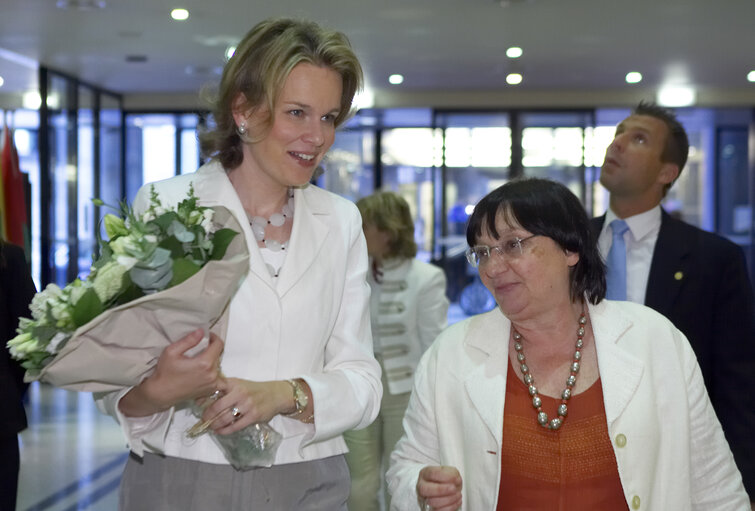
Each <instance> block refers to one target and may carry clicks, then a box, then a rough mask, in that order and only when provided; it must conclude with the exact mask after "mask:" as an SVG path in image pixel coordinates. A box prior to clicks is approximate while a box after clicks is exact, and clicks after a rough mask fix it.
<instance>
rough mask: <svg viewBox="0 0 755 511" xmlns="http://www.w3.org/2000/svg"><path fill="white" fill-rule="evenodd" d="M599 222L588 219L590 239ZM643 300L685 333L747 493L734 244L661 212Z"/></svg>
mask: <svg viewBox="0 0 755 511" xmlns="http://www.w3.org/2000/svg"><path fill="white" fill-rule="evenodd" d="M604 221H605V216H603V217H600V218H594V219H592V227H593V231H594V233H595V237H596V239H597V236H598V234H599V233H600V230H601V228H602V226H603V222H604ZM645 305H647V306H648V307H651V308H653V309H655V310H657V311H658V312H660V313H662V314H663V315H665V316H666V317H667V318H668V319H670V320H671V322H672V323H674V325H675V326H676V327H677V328H678V329H679V330H681V331H682V332H683V333H684V334H685V335H686V336H687V339H689V342H690V344H691V345H692V349H693V350H694V351H695V353H696V354H697V359H698V362H699V364H700V368H701V370H702V373H703V379H704V380H705V385H706V387H707V388H708V394H709V395H710V399H711V401H712V403H713V407H714V408H715V410H716V415H718V419H719V420H720V421H721V426H722V427H723V430H724V433H725V435H726V438H727V440H728V441H729V445H730V446H731V450H732V452H733V453H734V459H735V460H736V462H737V466H738V467H739V470H740V472H742V477H743V479H744V484H745V488H746V489H747V492H748V493H749V495H750V499H751V500H755V306H754V305H753V291H752V285H751V283H750V279H749V277H748V274H747V265H746V263H745V258H744V253H743V252H742V249H741V248H740V247H739V246H738V245H736V244H735V243H732V242H731V241H729V240H727V239H725V238H722V237H721V236H718V235H716V234H712V233H709V232H707V231H703V230H701V229H698V228H697V227H694V226H692V225H689V224H687V223H684V222H682V221H680V220H676V219H674V218H672V217H671V216H670V215H669V214H668V213H666V212H665V211H663V212H662V216H661V228H660V231H659V233H658V241H657V242H656V245H655V250H654V252H653V259H652V262H651V265H650V274H649V276H648V285H647V292H646V294H645ZM662 391H663V389H659V392H662Z"/></svg>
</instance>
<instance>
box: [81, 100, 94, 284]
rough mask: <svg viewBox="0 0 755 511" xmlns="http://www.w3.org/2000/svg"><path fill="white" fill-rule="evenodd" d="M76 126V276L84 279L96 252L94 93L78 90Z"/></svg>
mask: <svg viewBox="0 0 755 511" xmlns="http://www.w3.org/2000/svg"><path fill="white" fill-rule="evenodd" d="M78 93H79V98H78V107H79V108H78V110H77V117H78V118H77V126H78V136H77V140H78V147H77V161H78V168H77V173H76V177H77V199H78V200H77V233H78V258H79V259H78V272H79V277H80V278H84V277H86V275H88V274H89V270H90V267H91V265H92V255H93V253H94V251H95V247H96V241H95V235H94V232H95V227H96V225H95V217H94V204H93V203H92V199H93V198H95V196H96V193H95V188H94V173H95V154H94V145H95V126H94V107H95V95H94V92H93V91H92V90H91V89H89V88H86V87H79V91H78Z"/></svg>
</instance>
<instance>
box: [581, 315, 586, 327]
mask: <svg viewBox="0 0 755 511" xmlns="http://www.w3.org/2000/svg"><path fill="white" fill-rule="evenodd" d="M585 323H587V318H586V317H585V315H584V314H582V315H581V316H580V317H579V324H580V325H584V324H585Z"/></svg>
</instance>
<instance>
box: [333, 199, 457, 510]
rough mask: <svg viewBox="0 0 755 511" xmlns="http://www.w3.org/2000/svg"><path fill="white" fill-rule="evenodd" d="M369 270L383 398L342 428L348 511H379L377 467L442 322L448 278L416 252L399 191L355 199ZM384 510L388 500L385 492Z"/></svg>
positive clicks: (382, 466) (382, 464) (383, 465)
mask: <svg viewBox="0 0 755 511" xmlns="http://www.w3.org/2000/svg"><path fill="white" fill-rule="evenodd" d="M357 207H358V208H359V211H360V213H361V214H362V228H363V230H364V235H365V238H366V239H367V253H368V255H369V257H370V263H371V269H372V271H371V272H369V273H368V281H369V284H370V288H371V289H372V295H371V298H370V314H371V323H372V335H373V344H374V349H375V357H376V358H377V359H378V362H380V365H381V367H382V369H383V389H384V392H383V400H382V403H381V406H380V414H379V415H378V418H377V420H375V422H373V423H372V425H370V426H369V427H367V428H366V429H363V430H360V431H349V432H347V433H345V435H344V436H345V438H346V443H347V445H348V447H349V453H348V454H347V455H346V461H347V463H348V465H349V469H350V471H351V496H350V497H349V509H350V510H352V511H373V510H374V511H377V510H378V509H379V501H378V492H379V489H380V483H381V479H382V474H383V473H384V472H385V470H386V469H387V468H388V467H387V464H388V459H389V457H390V453H391V451H392V450H393V447H394V446H395V445H396V442H397V441H398V439H399V438H401V435H402V434H403V432H404V430H403V428H402V425H401V423H402V421H403V418H404V412H405V411H406V407H407V405H408V404H409V396H410V393H411V389H412V382H413V380H414V370H415V368H416V367H417V363H419V359H420V357H421V355H422V353H424V351H425V349H427V347H428V346H430V344H431V343H432V342H433V340H434V339H435V337H436V336H437V335H438V334H439V333H440V331H441V330H442V329H443V328H445V326H446V324H447V314H448V299H447V298H446V277H445V275H444V273H443V271H442V270H441V269H440V268H438V267H436V266H433V265H431V264H427V263H424V262H422V261H419V260H417V259H415V256H416V255H417V244H416V243H415V242H414V222H413V221H412V215H411V212H410V210H409V204H408V203H407V202H406V200H404V199H403V198H402V197H401V196H400V195H398V194H396V193H394V192H390V191H382V192H377V193H375V194H373V195H370V196H368V197H364V198H362V199H360V200H359V201H357ZM384 495H385V503H386V509H387V508H388V507H390V505H389V498H388V494H387V492H385V493H384Z"/></svg>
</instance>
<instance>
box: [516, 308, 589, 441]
mask: <svg viewBox="0 0 755 511" xmlns="http://www.w3.org/2000/svg"><path fill="white" fill-rule="evenodd" d="M586 323H587V319H586V318H585V313H584V311H582V314H581V315H580V316H579V328H578V329H577V343H576V351H575V352H574V360H573V361H572V363H571V371H570V373H569V377H568V378H567V379H566V388H564V390H563V392H562V393H561V404H560V405H558V417H556V418H555V419H552V420H550V421H549V420H548V414H547V413H545V412H544V411H543V400H542V399H541V398H540V394H538V391H537V387H536V386H535V378H534V377H533V376H532V373H530V369H529V367H527V363H526V362H527V360H526V358H525V356H524V347H523V346H522V335H521V334H520V333H519V332H517V331H516V329H514V349H515V350H516V359H517V360H518V361H519V364H520V365H519V368H520V369H521V370H522V374H523V375H524V383H525V384H526V385H528V390H529V393H530V396H532V406H533V407H534V408H535V410H537V423H538V424H540V425H541V426H542V427H544V428H546V429H549V430H551V431H556V430H557V429H558V428H560V427H561V425H562V424H563V423H564V421H565V420H566V414H567V412H568V410H567V408H566V402H567V401H568V400H569V398H570V397H571V393H572V389H573V388H574V385H575V384H576V383H577V373H578V372H579V361H580V360H581V359H582V351H581V350H582V346H583V344H584V343H583V341H582V338H583V337H584V335H585V324H586Z"/></svg>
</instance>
